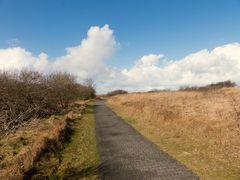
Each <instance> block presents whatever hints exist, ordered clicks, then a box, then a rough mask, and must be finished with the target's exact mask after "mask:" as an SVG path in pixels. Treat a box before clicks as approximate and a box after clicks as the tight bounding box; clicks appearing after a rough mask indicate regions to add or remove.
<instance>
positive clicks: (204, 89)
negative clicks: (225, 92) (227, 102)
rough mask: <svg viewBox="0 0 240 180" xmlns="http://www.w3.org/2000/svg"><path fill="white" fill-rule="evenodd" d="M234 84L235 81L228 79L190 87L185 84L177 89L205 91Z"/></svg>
mask: <svg viewBox="0 0 240 180" xmlns="http://www.w3.org/2000/svg"><path fill="white" fill-rule="evenodd" d="M234 86H236V83H234V82H232V81H230V80H228V81H222V82H218V83H212V84H208V85H206V86H192V87H189V86H185V87H181V88H180V89H179V90H180V91H206V90H214V89H220V88H223V87H234Z"/></svg>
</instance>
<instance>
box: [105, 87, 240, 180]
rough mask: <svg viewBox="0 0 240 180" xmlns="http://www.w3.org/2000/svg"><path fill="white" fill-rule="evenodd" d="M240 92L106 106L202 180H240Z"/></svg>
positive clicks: (151, 97) (131, 97)
mask: <svg viewBox="0 0 240 180" xmlns="http://www.w3.org/2000/svg"><path fill="white" fill-rule="evenodd" d="M239 102H240V89H238V88H223V89H218V90H211V91H188V92H187V91H177V92H160V93H136V94H127V95H119V96H113V97H111V98H109V99H108V104H109V106H110V107H112V108H113V109H114V110H115V111H116V112H117V113H118V114H119V115H120V116H122V117H123V118H124V119H126V121H127V122H128V123H130V124H131V125H132V126H133V127H135V128H136V129H137V130H138V131H140V132H141V133H142V134H143V135H145V136H146V137H147V138H149V139H150V140H151V141H153V142H154V143H155V144H157V145H158V146H159V147H160V148H161V149H163V150H165V151H166V152H167V153H169V154H171V155H172V156H174V157H175V158H176V159H178V160H179V161H181V162H182V163H183V164H185V165H186V166H187V167H188V168H189V169H191V170H192V171H194V172H195V173H196V174H198V175H199V176H200V177H201V178H202V179H240V103H239Z"/></svg>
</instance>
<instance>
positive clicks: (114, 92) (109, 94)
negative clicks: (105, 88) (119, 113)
mask: <svg viewBox="0 0 240 180" xmlns="http://www.w3.org/2000/svg"><path fill="white" fill-rule="evenodd" d="M127 93H128V92H127V91H125V90H122V89H118V90H114V91H111V92H109V93H107V96H115V95H119V94H127Z"/></svg>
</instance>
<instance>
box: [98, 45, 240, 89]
mask: <svg viewBox="0 0 240 180" xmlns="http://www.w3.org/2000/svg"><path fill="white" fill-rule="evenodd" d="M110 74H111V79H108V80H106V83H105V84H104V86H103V87H102V88H103V91H104V90H105V91H106V90H107V91H108V90H111V89H114V88H125V89H128V90H130V91H139V90H140V91H141V90H151V89H154V88H158V89H163V88H172V89H175V88H178V87H179V86H185V85H194V86H195V85H205V84H208V83H212V82H218V81H224V80H232V81H235V82H237V83H239V82H240V44H239V43H232V44H227V45H224V46H220V47H217V48H215V49H213V50H212V51H209V50H207V49H204V50H201V51H199V52H196V53H193V54H190V55H188V56H186V57H185V58H183V59H180V60H168V61H166V58H165V57H164V56H163V55H161V54H160V55H159V54H150V55H145V56H143V57H142V58H140V59H139V60H138V61H137V62H136V64H135V65H134V66H133V67H131V68H128V69H123V70H119V69H118V70H116V69H115V70H112V71H111V70H110Z"/></svg>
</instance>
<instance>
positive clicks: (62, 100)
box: [0, 70, 95, 131]
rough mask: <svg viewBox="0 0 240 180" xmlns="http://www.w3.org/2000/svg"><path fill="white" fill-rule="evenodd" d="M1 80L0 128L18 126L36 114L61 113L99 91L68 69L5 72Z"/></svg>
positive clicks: (44, 115) (5, 129) (43, 115)
mask: <svg viewBox="0 0 240 180" xmlns="http://www.w3.org/2000/svg"><path fill="white" fill-rule="evenodd" d="M0 84H1V87H0V131H8V130H11V129H15V128H17V127H18V126H19V125H20V124H22V123H23V122H26V121H28V120H29V119H31V118H33V117H38V118H39V117H40V118H41V117H46V116H48V115H51V114H54V113H59V112H60V111H61V110H62V109H65V108H67V107H68V106H69V104H70V103H71V102H73V101H75V100H77V99H89V98H91V97H93V96H94V95H95V90H94V87H91V88H92V89H90V87H89V86H84V85H81V84H78V83H77V82H76V78H75V77H74V76H72V75H70V74H67V73H53V74H49V75H43V74H41V73H38V72H34V71H27V70H23V71H21V72H1V73H0Z"/></svg>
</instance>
